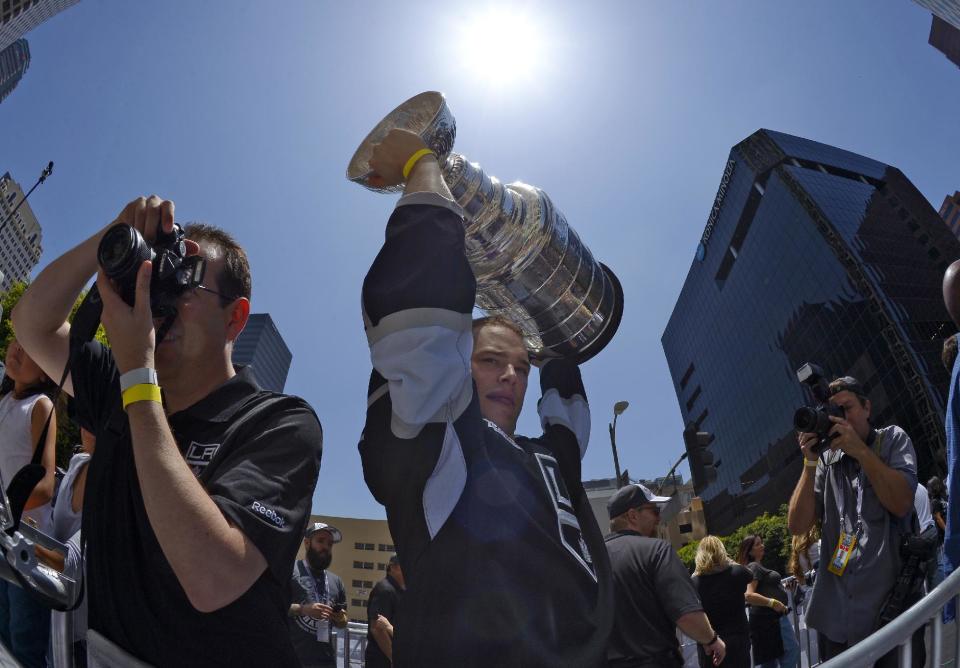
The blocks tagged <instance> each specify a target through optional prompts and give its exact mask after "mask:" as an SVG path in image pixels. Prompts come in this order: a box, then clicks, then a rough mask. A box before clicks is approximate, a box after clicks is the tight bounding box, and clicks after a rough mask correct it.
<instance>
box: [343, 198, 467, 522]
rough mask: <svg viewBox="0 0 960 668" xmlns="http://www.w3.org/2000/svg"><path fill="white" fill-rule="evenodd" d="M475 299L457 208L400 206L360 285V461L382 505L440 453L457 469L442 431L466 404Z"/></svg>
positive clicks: (406, 202) (425, 201) (414, 201)
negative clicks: (364, 388) (364, 389)
mask: <svg viewBox="0 0 960 668" xmlns="http://www.w3.org/2000/svg"><path fill="white" fill-rule="evenodd" d="M475 297H476V281H475V280H474V277H473V271H472V270H471V269H470V265H469V264H468V263H467V260H466V255H465V252H464V226H463V219H462V214H461V212H460V209H459V207H458V206H457V205H456V204H455V203H453V202H451V201H449V200H446V199H444V198H443V197H441V196H439V195H437V194H434V193H414V194H412V195H407V196H405V197H403V198H401V200H400V201H399V203H398V204H397V207H396V209H395V210H394V212H393V214H392V215H391V217H390V220H389V222H388V223H387V230H386V239H385V241H384V244H383V247H382V249H381V250H380V252H379V254H378V255H377V257H376V259H375V260H374V262H373V265H372V266H371V267H370V271H369V272H368V273H367V276H366V279H365V280H364V283H363V320H364V327H365V330H366V336H367V343H368V345H369V347H370V359H371V362H372V364H373V373H372V374H371V378H370V385H369V390H368V397H367V419H366V424H365V426H364V432H363V436H362V438H361V443H360V453H361V457H362V460H363V467H364V478H365V480H366V482H367V485H368V486H369V487H370V490H371V492H372V493H373V495H374V497H376V498H377V500H378V501H380V502H381V503H383V504H384V505H388V504H390V503H391V501H393V500H394V499H395V498H397V497H398V496H400V495H403V494H408V493H410V491H411V489H410V488H411V487H412V488H414V489H416V488H417V487H422V485H423V483H424V482H425V481H426V479H427V478H428V477H430V476H431V475H432V473H433V472H434V469H435V466H436V465H437V463H438V461H439V460H440V459H441V458H443V457H444V454H443V453H444V452H446V456H447V462H448V463H450V464H451V465H459V464H458V459H459V461H460V462H462V459H463V458H462V454H461V455H459V456H458V454H457V448H455V447H452V446H453V445H456V443H451V438H450V432H451V431H452V427H451V425H452V424H453V422H454V421H456V420H457V419H458V418H459V417H460V416H461V415H462V414H463V413H464V412H465V411H466V409H467V407H468V406H469V405H470V403H471V400H472V398H473V381H472V377H471V371H470V356H471V353H472V350H473V335H472V331H471V328H472V313H473V304H474V300H475ZM454 440H455V439H454ZM460 478H461V476H452V477H451V476H447V477H446V479H449V480H457V479H460ZM463 479H465V477H463ZM453 491H455V490H453ZM449 493H450V491H449V490H448V492H447V494H448V495H449Z"/></svg>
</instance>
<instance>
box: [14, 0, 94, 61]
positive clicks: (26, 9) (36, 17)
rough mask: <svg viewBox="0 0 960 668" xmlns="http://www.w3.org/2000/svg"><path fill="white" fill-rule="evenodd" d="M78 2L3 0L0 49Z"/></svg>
mask: <svg viewBox="0 0 960 668" xmlns="http://www.w3.org/2000/svg"><path fill="white" fill-rule="evenodd" d="M78 2H80V0H3V5H2V10H0V50H2V49H5V48H7V47H8V46H10V45H11V44H13V43H14V42H16V41H17V40H18V39H20V38H21V37H23V36H24V35H26V34H27V33H28V32H30V31H31V30H33V29H34V28H36V27H37V26H38V25H40V24H41V23H43V22H44V21H46V20H47V19H49V18H51V17H53V16H54V15H56V14H59V13H60V12H62V11H63V10H64V9H67V8H68V7H70V6H71V5H75V4H77V3H78Z"/></svg>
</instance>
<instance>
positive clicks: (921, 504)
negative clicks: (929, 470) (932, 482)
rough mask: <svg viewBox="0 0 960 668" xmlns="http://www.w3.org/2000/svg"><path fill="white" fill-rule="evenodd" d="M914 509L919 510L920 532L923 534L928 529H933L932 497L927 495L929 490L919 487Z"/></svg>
mask: <svg viewBox="0 0 960 668" xmlns="http://www.w3.org/2000/svg"><path fill="white" fill-rule="evenodd" d="M913 507H914V508H916V510H917V519H918V520H919V521H920V531H921V532H923V531H926V530H927V528H928V527H932V526H933V513H931V512H930V496H929V495H928V494H927V488H926V487H924V486H923V485H917V491H916V492H915V493H914V495H913Z"/></svg>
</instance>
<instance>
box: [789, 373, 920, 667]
mask: <svg viewBox="0 0 960 668" xmlns="http://www.w3.org/2000/svg"><path fill="white" fill-rule="evenodd" d="M829 402H830V404H831V405H832V406H835V407H837V408H839V409H841V410H842V411H843V417H842V418H841V417H838V416H836V415H830V416H829V420H830V422H832V423H833V426H832V427H831V428H830V429H829V431H828V432H824V433H807V432H803V433H800V434H799V442H800V450H801V451H802V453H803V460H804V462H803V463H804V466H803V472H802V473H801V475H800V481H799V482H798V483H797V487H796V489H795V490H794V492H793V496H792V497H791V499H790V509H789V514H788V516H787V522H788V526H789V529H790V532H791V533H792V534H793V535H795V536H797V535H802V534H805V533H806V532H807V531H809V530H810V528H811V527H812V526H813V523H814V522H815V521H817V520H819V521H820V522H821V523H822V539H821V558H820V564H819V567H818V569H817V578H816V581H815V583H814V586H813V592H812V594H811V596H810V603H809V606H808V608H807V625H808V626H809V627H811V628H814V629H816V630H817V632H818V633H819V634H820V638H821V652H822V654H821V658H822V659H829V658H831V657H833V656H836V655H837V654H840V653H841V652H843V651H844V650H845V649H847V648H848V647H851V646H853V645H854V644H856V643H857V642H859V641H860V640H862V639H863V638H865V637H867V636H868V635H870V634H871V633H873V632H874V631H875V630H876V629H877V625H878V617H879V615H880V612H881V609H882V608H883V606H884V602H885V600H886V599H887V597H888V595H889V594H890V592H891V590H892V588H893V586H894V583H895V581H896V579H897V575H898V574H899V572H900V565H901V555H900V542H901V541H900V538H901V533H902V530H906V527H905V523H904V521H903V520H904V518H906V517H907V516H908V515H909V514H910V513H911V511H912V510H913V496H914V489H915V488H916V485H917V464H916V454H915V452H914V449H913V443H912V442H911V441H910V437H909V436H907V434H906V433H905V432H904V431H903V430H902V429H901V428H900V427H897V426H892V425H891V426H888V427H883V428H881V429H875V428H874V427H873V426H872V425H871V423H870V408H871V406H870V400H869V399H868V398H867V395H866V392H864V390H863V387H862V386H861V385H860V383H859V382H857V380H856V379H854V378H851V377H849V376H846V377H843V378H838V379H836V380H834V381H833V382H832V383H830V384H829ZM877 665H878V666H887V665H896V653H895V652H891V653H890V654H887V655H886V656H884V657H882V658H881V660H880V661H879V662H878V663H877Z"/></svg>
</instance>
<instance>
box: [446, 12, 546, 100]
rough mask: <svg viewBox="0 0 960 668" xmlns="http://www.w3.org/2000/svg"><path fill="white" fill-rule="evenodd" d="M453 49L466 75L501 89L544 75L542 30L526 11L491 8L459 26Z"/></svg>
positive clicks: (472, 15) (465, 18) (467, 16)
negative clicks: (501, 87)
mask: <svg viewBox="0 0 960 668" xmlns="http://www.w3.org/2000/svg"><path fill="white" fill-rule="evenodd" d="M455 34H456V38H455V41H454V45H453V48H454V49H455V50H456V51H457V53H458V55H459V60H460V63H459V64H460V66H461V67H463V68H464V70H465V71H464V74H466V75H467V76H468V77H472V78H473V79H474V80H475V81H477V82H483V83H485V84H487V85H490V86H494V87H500V86H505V85H508V84H516V83H519V82H530V81H533V80H535V79H536V78H537V77H538V76H539V75H540V74H541V73H542V71H543V67H544V61H545V40H544V39H543V34H542V26H541V25H540V24H538V22H537V21H536V20H535V19H533V18H532V17H531V16H530V15H528V14H526V13H525V12H523V11H522V10H519V11H518V10H517V9H513V8H509V9H508V8H506V7H489V8H486V9H482V10H478V11H476V12H474V13H472V14H468V15H466V16H464V17H463V18H462V19H461V20H460V21H458V23H457V27H456V30H455Z"/></svg>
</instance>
